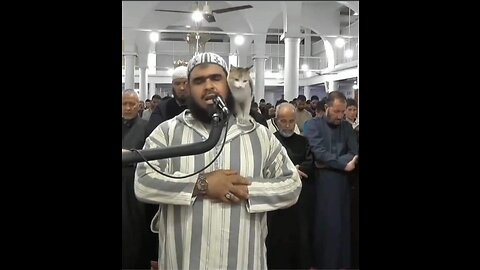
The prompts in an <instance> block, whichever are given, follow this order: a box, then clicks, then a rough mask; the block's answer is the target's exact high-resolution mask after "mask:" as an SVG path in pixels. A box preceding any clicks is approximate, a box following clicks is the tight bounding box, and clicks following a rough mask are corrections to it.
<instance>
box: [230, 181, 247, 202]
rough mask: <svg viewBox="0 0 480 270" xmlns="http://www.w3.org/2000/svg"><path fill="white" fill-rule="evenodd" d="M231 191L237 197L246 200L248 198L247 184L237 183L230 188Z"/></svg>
mask: <svg viewBox="0 0 480 270" xmlns="http://www.w3.org/2000/svg"><path fill="white" fill-rule="evenodd" d="M230 192H231V193H233V194H234V195H235V196H237V198H239V199H242V200H246V199H248V188H247V187H246V186H245V185H236V186H233V187H231V188H230Z"/></svg>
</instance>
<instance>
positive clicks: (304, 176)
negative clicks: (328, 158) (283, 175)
mask: <svg viewBox="0 0 480 270" xmlns="http://www.w3.org/2000/svg"><path fill="white" fill-rule="evenodd" d="M297 171H298V174H300V176H301V177H303V178H308V175H307V174H306V173H304V172H302V171H300V170H298V169H297Z"/></svg>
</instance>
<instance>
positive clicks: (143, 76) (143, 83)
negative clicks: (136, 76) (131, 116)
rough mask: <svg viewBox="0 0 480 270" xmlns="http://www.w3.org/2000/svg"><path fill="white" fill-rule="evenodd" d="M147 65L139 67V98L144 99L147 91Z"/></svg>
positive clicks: (146, 96)
mask: <svg viewBox="0 0 480 270" xmlns="http://www.w3.org/2000/svg"><path fill="white" fill-rule="evenodd" d="M147 80H148V76H147V67H140V97H139V98H140V100H143V101H145V99H147V98H149V97H148V92H147Z"/></svg>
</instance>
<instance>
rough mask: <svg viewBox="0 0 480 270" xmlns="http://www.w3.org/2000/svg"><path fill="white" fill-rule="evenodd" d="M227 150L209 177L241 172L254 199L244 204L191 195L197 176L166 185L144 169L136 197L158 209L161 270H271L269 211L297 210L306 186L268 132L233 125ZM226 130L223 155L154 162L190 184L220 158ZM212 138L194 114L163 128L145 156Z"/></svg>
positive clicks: (165, 180)
mask: <svg viewBox="0 0 480 270" xmlns="http://www.w3.org/2000/svg"><path fill="white" fill-rule="evenodd" d="M228 127H229V129H228V132H227V137H226V143H225V146H224V148H223V150H222V152H221V153H220V155H219V157H218V159H217V160H216V161H215V162H214V163H213V164H212V165H211V166H209V167H208V168H206V169H205V170H204V172H205V173H208V172H211V171H215V170H217V169H232V170H237V171H238V172H239V173H240V175H242V176H244V177H246V178H248V179H249V180H250V181H251V182H252V184H251V185H250V186H249V194H250V197H249V199H248V200H247V201H243V202H241V203H239V204H230V203H223V202H216V201H213V200H210V199H208V198H204V197H202V196H198V197H193V196H192V193H193V190H194V187H195V183H196V181H197V177H198V175H194V176H191V177H187V178H183V179H174V178H169V177H165V176H163V175H161V174H159V173H157V172H155V171H154V170H153V169H152V168H150V166H148V164H146V163H139V164H138V165H137V169H136V176H135V194H136V196H137V198H138V199H139V200H141V201H144V202H149V203H157V204H159V205H160V207H159V209H160V211H159V212H158V213H157V215H156V217H155V218H154V220H153V221H152V227H155V229H154V230H158V234H159V267H160V269H162V270H164V269H267V261H266V248H265V238H266V236H267V222H266V215H267V213H266V212H267V211H272V210H275V209H279V208H286V207H289V206H291V205H293V204H295V203H296V202H297V199H298V196H299V194H300V191H301V188H302V183H301V181H300V177H299V175H298V172H297V170H296V168H295V166H294V165H293V163H292V161H291V160H290V159H289V157H288V155H287V152H286V150H285V148H284V147H283V146H282V145H281V144H280V142H279V141H278V140H277V138H276V137H275V136H274V135H273V134H272V133H271V132H270V131H269V130H268V129H267V128H265V127H264V126H262V125H259V124H258V123H256V122H255V124H254V125H252V126H251V127H248V128H245V127H243V126H242V127H241V126H238V125H236V124H235V118H233V117H230V119H229V125H228ZM224 132H225V129H224V131H223V133H222V137H221V138H220V140H219V142H218V144H217V146H216V147H214V148H213V149H211V150H210V151H208V152H206V153H204V154H199V155H195V156H183V157H176V158H169V159H162V160H156V161H152V162H151V163H152V164H153V165H154V166H156V167H158V168H159V169H160V170H161V171H163V172H165V173H168V174H171V175H174V176H183V175H187V174H190V173H193V172H195V171H198V170H200V169H202V168H203V167H204V166H206V165H207V164H208V163H209V162H210V161H212V159H214V157H215V156H216V154H217V153H218V151H220V149H221V145H222V143H223V138H224V137H223V136H224ZM208 136H209V131H208V130H207V129H206V128H205V127H204V125H203V124H201V123H200V122H199V121H197V120H196V119H194V118H193V116H192V114H191V113H190V112H189V110H185V111H184V112H183V113H182V114H180V115H178V116H176V117H174V118H172V119H170V120H168V121H166V122H163V123H162V124H160V125H159V126H158V127H157V128H156V129H155V130H154V131H153V132H152V134H151V135H150V136H149V137H148V138H147V140H146V143H145V146H144V149H150V148H157V147H168V146H175V145H184V144H189V143H194V142H200V141H204V140H205V139H206V138H208Z"/></svg>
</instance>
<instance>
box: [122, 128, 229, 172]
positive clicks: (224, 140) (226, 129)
mask: <svg viewBox="0 0 480 270" xmlns="http://www.w3.org/2000/svg"><path fill="white" fill-rule="evenodd" d="M212 128H213V127H212ZM227 133H228V120H227V121H226V126H225V135H224V136H223V142H222V146H221V147H220V151H218V153H217V155H216V156H215V157H214V158H213V159H212V161H210V163H208V164H207V165H206V166H205V167H203V168H202V169H200V170H198V171H196V172H193V173H191V174H188V175H185V176H173V175H169V174H166V173H164V172H162V171H160V170H158V169H157V168H155V167H154V166H153V165H152V164H151V163H150V162H148V160H147V159H146V158H145V157H144V156H143V155H142V154H141V153H140V152H139V151H138V150H137V149H131V150H130V151H134V152H136V153H137V154H138V155H140V157H141V158H143V160H144V162H146V163H147V164H148V166H150V168H152V169H153V170H154V171H156V172H158V173H159V174H161V175H163V176H166V177H169V178H174V179H183V178H187V177H190V176H194V175H196V174H198V173H199V172H201V171H203V170H205V169H206V168H208V167H210V165H212V164H213V162H215V160H217V158H218V157H219V156H220V153H222V150H223V146H225V142H226V140H227Z"/></svg>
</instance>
